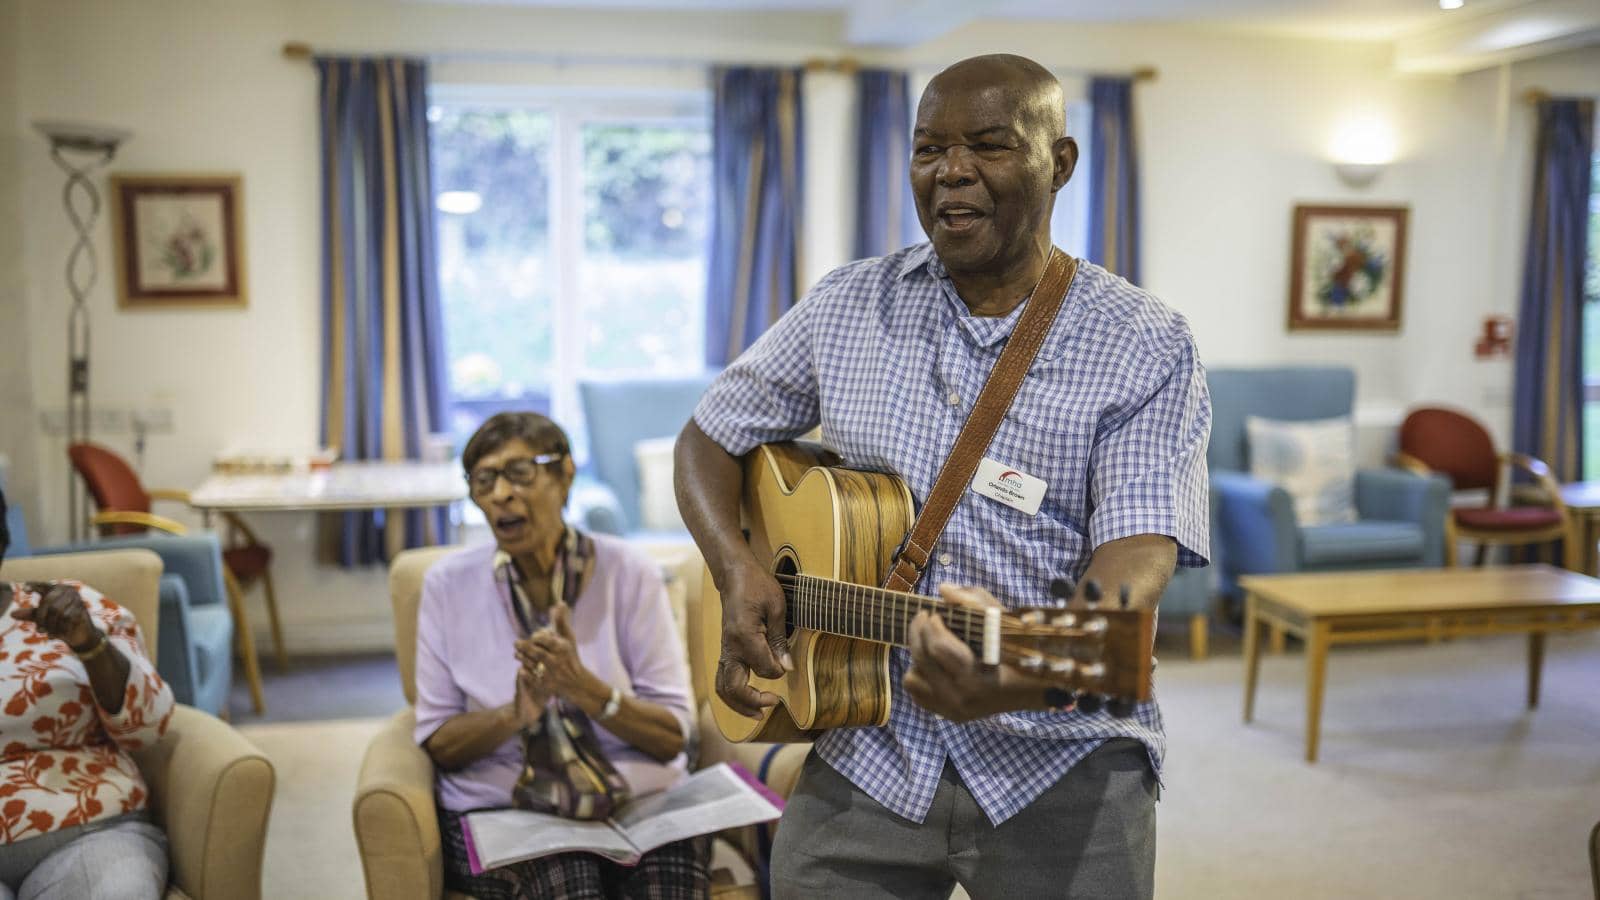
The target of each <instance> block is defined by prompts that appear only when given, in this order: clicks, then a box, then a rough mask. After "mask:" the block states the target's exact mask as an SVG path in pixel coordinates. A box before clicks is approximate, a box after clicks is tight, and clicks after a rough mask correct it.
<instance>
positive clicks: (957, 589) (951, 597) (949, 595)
mask: <svg viewBox="0 0 1600 900" xmlns="http://www.w3.org/2000/svg"><path fill="white" fill-rule="evenodd" d="M939 596H940V597H942V598H943V599H945V600H946V601H948V602H950V603H955V604H959V605H961V606H971V607H976V608H980V609H981V608H985V607H990V606H999V605H1000V601H999V600H996V599H995V598H994V595H993V594H991V593H989V592H988V591H986V590H984V589H983V588H980V587H964V586H962V585H959V584H941V585H939Z"/></svg>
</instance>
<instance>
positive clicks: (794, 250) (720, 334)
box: [706, 66, 802, 366]
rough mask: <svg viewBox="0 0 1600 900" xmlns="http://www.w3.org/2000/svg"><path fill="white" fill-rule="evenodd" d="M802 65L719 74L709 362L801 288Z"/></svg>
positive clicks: (762, 327) (746, 342)
mask: <svg viewBox="0 0 1600 900" xmlns="http://www.w3.org/2000/svg"><path fill="white" fill-rule="evenodd" d="M800 78H801V72H800V70H799V69H769V68H750V67H744V66H740V67H727V68H718V69H716V70H715V71H714V72H713V73H712V81H713V82H714V101H713V103H714V105H713V109H712V121H711V171H712V201H711V208H712V213H711V253H710V261H709V263H708V265H707V273H706V363H707V364H708V365H711V366H723V365H726V364H727V363H729V362H731V361H732V360H733V358H734V357H736V356H738V355H739V354H740V352H742V351H743V350H744V348H746V347H748V346H750V345H751V344H752V343H754V342H755V339H756V338H758V337H760V336H761V333H762V332H763V331H766V330H767V328H768V327H769V326H770V325H772V323H774V322H776V321H778V317H779V316H781V315H783V313H784V312H785V311H786V310H788V309H789V308H790V307H791V306H793V305H794V304H795V301H796V300H798V299H799V297H800V213H801V202H802V201H801V198H802V193H801V191H802V184H801V169H802V164H801V146H802V141H801V128H800V121H801V120H800Z"/></svg>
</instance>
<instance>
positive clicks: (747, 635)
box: [722, 622, 783, 678]
mask: <svg viewBox="0 0 1600 900" xmlns="http://www.w3.org/2000/svg"><path fill="white" fill-rule="evenodd" d="M722 646H723V647H725V648H726V650H727V652H728V653H729V654H730V655H731V656H732V657H733V658H734V659H735V660H737V661H738V662H739V663H741V664H742V665H744V666H745V667H747V668H749V669H750V670H751V671H754V672H755V673H756V674H757V675H760V676H761V677H762V678H782V677H783V663H782V662H780V661H779V656H778V653H777V652H776V651H775V650H774V649H773V646H772V644H770V643H768V640H767V634H766V629H765V628H763V627H762V625H761V623H759V622H750V623H749V624H748V625H745V626H741V625H735V627H734V628H733V629H732V630H724V631H723V633H722Z"/></svg>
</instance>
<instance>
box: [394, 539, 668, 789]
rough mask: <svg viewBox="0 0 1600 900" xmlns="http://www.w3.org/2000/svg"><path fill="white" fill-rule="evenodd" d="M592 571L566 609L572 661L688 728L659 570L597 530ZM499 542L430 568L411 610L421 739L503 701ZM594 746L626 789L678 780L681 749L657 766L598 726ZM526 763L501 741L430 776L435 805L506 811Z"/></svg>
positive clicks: (507, 685)
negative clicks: (574, 646)
mask: <svg viewBox="0 0 1600 900" xmlns="http://www.w3.org/2000/svg"><path fill="white" fill-rule="evenodd" d="M594 544H595V564H594V572H593V574H592V575H591V576H590V578H589V582H588V584H586V585H585V586H584V588H583V593H581V594H579V595H578V600H577V602H576V603H575V604H574V605H573V610H572V630H573V633H574V634H575V635H576V637H577V639H578V657H579V659H581V660H582V661H583V664H584V665H585V666H587V667H588V668H589V670H590V671H592V672H594V674H595V675H597V676H599V678H600V680H602V681H604V682H606V683H607V684H611V685H615V686H617V687H620V688H622V690H623V691H624V692H626V693H629V694H631V695H633V696H635V697H638V698H639V699H641V700H648V701H650V702H652V703H658V704H660V705H662V706H665V707H666V708H667V709H669V710H671V711H672V714H673V715H674V716H676V717H677V718H678V721H679V723H680V724H681V725H682V726H683V728H684V733H685V734H689V733H690V730H691V726H692V723H693V721H694V717H693V700H692V699H691V697H692V695H691V693H690V690H689V667H688V664H687V662H686V660H685V658H684V649H683V645H682V643H681V642H680V641H679V640H678V630H677V628H676V627H675V626H674V624H673V621H672V608H671V606H670V604H669V603H668V601H667V591H666V587H665V586H664V585H663V584H662V582H661V574H660V570H659V569H658V568H657V566H656V564H655V563H654V562H652V561H651V560H650V558H649V557H648V556H646V555H645V554H643V553H642V552H640V551H638V550H636V549H634V548H632V547H630V546H628V544H627V543H626V542H624V541H623V540H621V539H619V538H615V537H610V536H607V535H603V534H597V535H594ZM494 552H495V546H494V545H493V544H486V545H484V546H479V547H472V548H469V549H467V550H463V551H461V552H459V553H452V554H450V555H449V556H446V557H445V558H443V559H441V560H439V561H438V562H437V563H435V564H434V565H433V567H432V568H430V569H429V570H428V574H427V576H426V577H425V578H424V579H423V582H422V604H421V607H420V608H419V609H418V611H417V674H416V682H417V706H416V710H417V727H416V731H415V732H414V736H415V738H416V741H417V743H418V744H421V743H422V742H424V741H426V740H427V739H428V737H429V736H430V735H432V734H433V733H434V732H435V731H437V730H438V728H439V726H440V725H443V724H444V723H445V721H446V720H447V719H449V718H450V717H452V716H455V715H459V714H460V713H464V712H469V711H472V710H480V709H492V708H494V707H497V706H502V705H504V704H506V703H509V702H511V698H512V695H513V693H514V686H513V685H514V679H515V678H516V673H517V660H516V656H515V655H514V653H513V651H512V646H511V645H512V641H514V640H516V638H517V637H518V629H517V624H516V619H515V617H514V616H513V615H512V612H511V605H510V604H511V598H510V596H509V594H508V592H507V588H506V584H505V582H504V581H496V579H495V573H494V569H493V568H492V566H493V559H494ZM595 732H596V735H597V737H598V738H599V741H600V747H601V749H602V750H603V751H605V754H606V756H607V758H608V759H610V760H611V762H612V764H613V765H615V766H616V767H617V771H618V772H619V773H621V775H622V777H623V778H625V779H627V782H628V784H629V786H631V787H632V788H633V791H634V794H635V795H638V794H647V793H650V792H652V791H659V790H663V789H665V788H668V787H671V786H672V785H674V784H676V783H677V782H678V780H679V779H680V778H682V777H683V774H684V772H685V769H686V765H685V761H684V756H683V754H679V755H678V756H677V757H676V758H675V759H673V760H672V761H671V762H667V763H662V762H658V761H657V760H656V759H654V758H653V757H651V756H649V755H648V754H646V753H644V752H643V751H640V750H637V749H635V748H634V747H633V746H631V745H629V744H628V743H626V742H624V741H623V740H622V739H621V738H618V737H617V736H616V735H613V734H612V733H611V732H609V731H607V730H605V728H604V727H602V726H600V725H598V724H597V725H596V727H595ZM521 768H522V748H521V745H520V743H519V742H518V741H517V740H516V739H512V740H508V741H506V742H505V743H504V744H502V745H500V747H498V748H497V749H496V750H495V751H494V752H493V753H491V754H489V755H488V756H486V757H484V758H483V759H480V760H478V761H477V762H474V763H472V764H471V765H469V766H466V767H465V768H462V769H459V770H457V771H455V772H444V771H441V772H439V773H438V776H437V787H438V795H439V805H440V806H441V807H442V808H444V809H447V810H454V811H457V812H466V811H467V810H473V809H483V808H496V807H506V806H509V805H510V804H511V788H512V786H513V785H514V784H515V783H516V780H517V774H518V772H519V771H520V770H521Z"/></svg>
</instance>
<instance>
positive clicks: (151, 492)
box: [144, 488, 189, 506]
mask: <svg viewBox="0 0 1600 900" xmlns="http://www.w3.org/2000/svg"><path fill="white" fill-rule="evenodd" d="M144 492H145V494H146V495H148V496H149V497H150V499H151V500H169V501H171V502H173V503H182V504H183V505H185V506H188V505H189V492H188V491H185V490H180V489H178V488H145V489H144Z"/></svg>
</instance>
